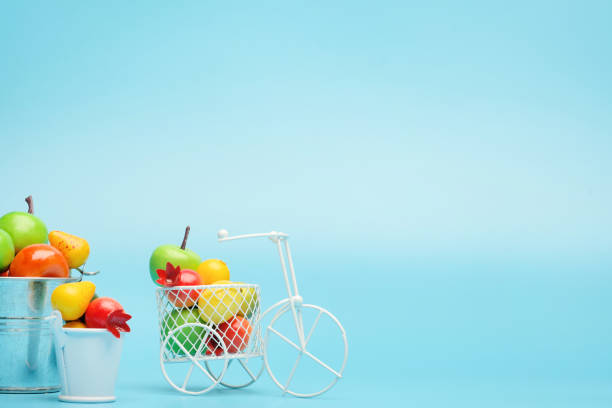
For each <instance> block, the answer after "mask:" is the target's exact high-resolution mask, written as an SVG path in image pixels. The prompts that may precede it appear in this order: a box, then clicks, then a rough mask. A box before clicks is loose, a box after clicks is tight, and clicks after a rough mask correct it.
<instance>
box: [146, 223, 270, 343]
mask: <svg viewBox="0 0 612 408" xmlns="http://www.w3.org/2000/svg"><path fill="white" fill-rule="evenodd" d="M188 236H189V226H187V228H186V229H185V236H184V238H183V243H182V245H181V246H180V247H179V246H177V245H161V246H159V247H157V248H156V249H155V251H153V254H152V255H151V259H150V261H149V272H150V274H151V279H152V280H153V282H155V283H157V284H159V285H161V286H164V287H166V288H174V287H176V289H171V290H167V291H165V292H166V293H165V296H166V297H167V300H168V302H169V303H170V304H171V308H170V310H169V311H168V313H167V314H166V316H164V318H163V319H162V332H163V336H167V335H168V333H170V332H171V331H173V330H175V329H177V328H179V327H180V326H183V325H185V324H188V323H193V324H196V323H203V324H205V325H207V326H209V327H211V328H213V329H214V331H215V332H216V334H217V335H218V338H220V339H222V341H223V343H224V345H225V347H226V349H227V352H228V353H238V352H240V351H243V350H244V349H245V348H246V347H247V345H248V344H249V339H250V336H251V333H252V331H253V327H252V325H251V322H250V321H249V319H250V318H251V317H252V316H253V314H254V313H255V312H256V311H257V310H258V308H259V299H258V296H257V291H256V288H255V285H246V284H244V283H243V282H232V281H230V271H229V268H228V267H227V265H226V264H225V262H223V261H222V260H219V259H207V260H205V261H202V259H201V258H200V256H199V255H198V254H196V253H195V252H193V251H191V250H189V249H187V248H186V243H187V237H188ZM189 286H194V287H195V288H194V289H190V288H188V287H189ZM207 286H208V287H207ZM204 339H207V340H206V344H204V345H202V341H203V340H204ZM175 340H176V341H175ZM167 347H168V348H169V349H170V350H171V351H172V352H173V353H175V354H176V355H185V354H190V355H195V354H196V353H198V352H199V353H200V354H202V353H205V354H207V355H212V354H214V355H221V354H222V353H223V347H222V346H221V345H220V344H219V342H218V340H217V337H216V336H211V335H210V334H209V333H207V332H206V331H205V330H204V328H203V327H201V326H188V327H185V328H183V329H178V333H175V335H174V338H172V339H170V340H169V341H168V343H167Z"/></svg>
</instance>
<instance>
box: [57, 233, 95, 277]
mask: <svg viewBox="0 0 612 408" xmlns="http://www.w3.org/2000/svg"><path fill="white" fill-rule="evenodd" d="M49 243H50V244H51V245H52V246H54V247H55V248H57V249H59V251H60V252H61V253H62V254H64V257H66V260H67V261H68V266H70V267H71V268H78V267H79V266H82V265H83V264H84V263H85V261H87V258H88V257H89V244H88V243H87V241H86V240H84V239H83V238H80V237H77V236H76V235H72V234H68V233H67V232H62V231H51V232H50V233H49Z"/></svg>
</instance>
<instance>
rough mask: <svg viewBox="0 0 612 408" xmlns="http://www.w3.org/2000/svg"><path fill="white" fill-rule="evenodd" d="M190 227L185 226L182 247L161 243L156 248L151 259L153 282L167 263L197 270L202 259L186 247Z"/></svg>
mask: <svg viewBox="0 0 612 408" xmlns="http://www.w3.org/2000/svg"><path fill="white" fill-rule="evenodd" d="M189 230H190V227H189V226H187V228H185V236H184V237H183V243H182V244H181V246H180V247H178V246H176V245H160V246H158V247H157V248H155V251H153V254H152V255H151V259H149V273H150V274H151V279H152V280H153V282H157V279H158V276H157V270H158V269H165V268H166V263H168V262H170V263H171V264H172V265H176V266H180V267H181V268H182V269H191V270H196V268H197V267H198V265H200V262H201V261H202V259H201V258H200V256H199V255H198V254H196V253H195V252H193V251H192V250H190V249H186V245H187V237H188V236H189Z"/></svg>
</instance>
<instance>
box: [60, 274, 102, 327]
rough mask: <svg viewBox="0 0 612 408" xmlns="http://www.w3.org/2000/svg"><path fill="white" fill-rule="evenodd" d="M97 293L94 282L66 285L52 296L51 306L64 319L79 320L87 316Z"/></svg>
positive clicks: (61, 286)
mask: <svg viewBox="0 0 612 408" xmlns="http://www.w3.org/2000/svg"><path fill="white" fill-rule="evenodd" d="M95 292H96V285H94V284H93V283H92V282H87V281H81V282H71V283H64V284H62V285H59V286H58V287H57V288H55V290H54V291H53V293H52V294H51V306H53V308H54V309H56V310H59V311H60V312H61V314H62V319H64V320H66V321H70V320H77V319H78V318H80V317H81V316H83V314H85V311H86V310H87V307H88V306H89V302H90V301H91V299H92V298H93V296H94V293H95Z"/></svg>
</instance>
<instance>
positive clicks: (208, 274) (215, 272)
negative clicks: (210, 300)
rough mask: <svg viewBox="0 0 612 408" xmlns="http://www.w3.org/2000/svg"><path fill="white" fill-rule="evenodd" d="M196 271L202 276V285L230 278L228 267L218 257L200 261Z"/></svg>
mask: <svg viewBox="0 0 612 408" xmlns="http://www.w3.org/2000/svg"><path fill="white" fill-rule="evenodd" d="M197 272H198V273H199V274H200V276H201V277H202V282H203V283H204V285H210V284H212V283H214V282H217V281H220V280H225V281H228V280H229V278H230V272H229V268H228V267H227V265H226V264H225V262H223V261H222V260H220V259H207V260H205V261H204V262H202V263H201V264H200V265H199V266H198V269H197Z"/></svg>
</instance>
